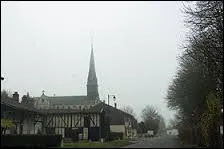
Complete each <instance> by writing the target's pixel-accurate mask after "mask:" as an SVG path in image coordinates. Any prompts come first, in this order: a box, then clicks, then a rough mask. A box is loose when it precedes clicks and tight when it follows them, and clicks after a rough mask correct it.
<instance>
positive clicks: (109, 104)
mask: <svg viewBox="0 0 224 149" xmlns="http://www.w3.org/2000/svg"><path fill="white" fill-rule="evenodd" d="M110 96H112V97H113V99H114V100H116V97H115V95H109V94H108V105H110V102H109V100H110Z"/></svg>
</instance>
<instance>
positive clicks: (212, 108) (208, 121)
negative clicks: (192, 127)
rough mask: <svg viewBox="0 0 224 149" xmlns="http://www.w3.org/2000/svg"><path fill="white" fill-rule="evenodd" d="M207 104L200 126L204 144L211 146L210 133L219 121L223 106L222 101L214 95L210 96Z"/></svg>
mask: <svg viewBox="0 0 224 149" xmlns="http://www.w3.org/2000/svg"><path fill="white" fill-rule="evenodd" d="M206 103H207V109H206V110H205V112H204V113H203V114H202V116H201V119H200V123H199V124H200V126H201V128H202V133H203V139H204V143H205V145H206V146H209V142H210V141H209V139H210V137H209V135H210V131H211V130H212V129H213V127H212V126H213V125H214V123H215V122H218V121H219V118H220V110H221V105H220V99H219V98H217V97H216V96H215V94H214V93H210V94H209V95H208V97H207V99H206Z"/></svg>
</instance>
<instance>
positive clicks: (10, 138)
mask: <svg viewBox="0 0 224 149" xmlns="http://www.w3.org/2000/svg"><path fill="white" fill-rule="evenodd" d="M61 141H62V135H40V134H35V135H34V134H23V135H16V134H6V135H1V147H57V146H60V145H61Z"/></svg>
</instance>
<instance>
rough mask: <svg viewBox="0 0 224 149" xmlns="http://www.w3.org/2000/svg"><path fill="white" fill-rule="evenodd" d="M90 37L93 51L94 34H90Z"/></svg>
mask: <svg viewBox="0 0 224 149" xmlns="http://www.w3.org/2000/svg"><path fill="white" fill-rule="evenodd" d="M90 37H91V49H93V33H90Z"/></svg>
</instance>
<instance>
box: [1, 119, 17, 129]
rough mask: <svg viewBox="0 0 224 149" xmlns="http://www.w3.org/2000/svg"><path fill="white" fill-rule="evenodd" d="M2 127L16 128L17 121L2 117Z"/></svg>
mask: <svg viewBox="0 0 224 149" xmlns="http://www.w3.org/2000/svg"><path fill="white" fill-rule="evenodd" d="M1 127H2V128H15V127H16V125H15V123H14V122H13V121H12V120H10V119H1Z"/></svg>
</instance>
